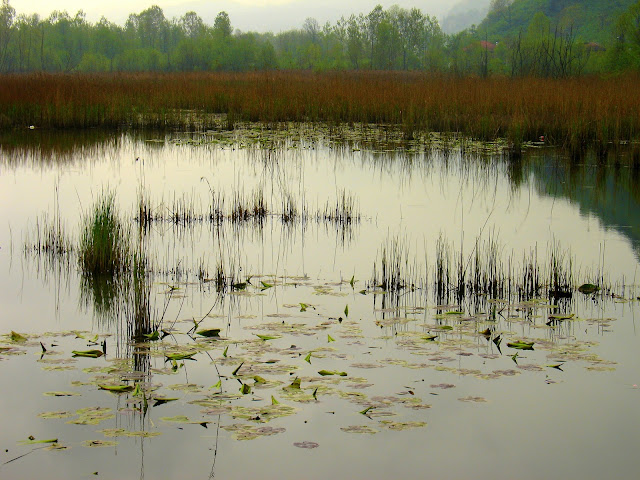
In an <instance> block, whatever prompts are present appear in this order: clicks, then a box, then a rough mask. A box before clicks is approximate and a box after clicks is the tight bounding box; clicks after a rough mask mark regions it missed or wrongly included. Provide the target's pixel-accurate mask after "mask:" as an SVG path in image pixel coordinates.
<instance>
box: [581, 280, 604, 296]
mask: <svg viewBox="0 0 640 480" xmlns="http://www.w3.org/2000/svg"><path fill="white" fill-rule="evenodd" d="M598 290H600V287H598V286H597V285H594V284H593V283H585V284H583V285H580V286H579V287H578V291H579V292H580V293H584V294H585V295H589V294H591V293H595V292H597V291H598Z"/></svg>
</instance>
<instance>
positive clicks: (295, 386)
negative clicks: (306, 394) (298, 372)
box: [284, 377, 300, 390]
mask: <svg viewBox="0 0 640 480" xmlns="http://www.w3.org/2000/svg"><path fill="white" fill-rule="evenodd" d="M284 388H288V389H292V388H293V389H296V390H300V379H299V378H298V377H296V378H295V380H294V381H293V382H291V385H289V386H287V387H284Z"/></svg>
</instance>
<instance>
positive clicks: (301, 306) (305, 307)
mask: <svg viewBox="0 0 640 480" xmlns="http://www.w3.org/2000/svg"><path fill="white" fill-rule="evenodd" d="M307 308H309V304H307V303H301V304H300V311H301V312H306V311H307Z"/></svg>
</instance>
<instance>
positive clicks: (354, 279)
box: [349, 275, 356, 288]
mask: <svg viewBox="0 0 640 480" xmlns="http://www.w3.org/2000/svg"><path fill="white" fill-rule="evenodd" d="M355 283H356V276H355V275H352V276H351V280H349V285H351V288H353V286H354V285H355Z"/></svg>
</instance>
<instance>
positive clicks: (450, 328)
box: [438, 325, 453, 330]
mask: <svg viewBox="0 0 640 480" xmlns="http://www.w3.org/2000/svg"><path fill="white" fill-rule="evenodd" d="M438 329H439V330H453V327H452V326H451V325H442V326H440V327H438Z"/></svg>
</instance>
